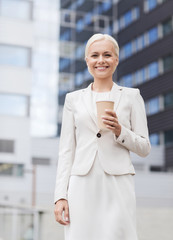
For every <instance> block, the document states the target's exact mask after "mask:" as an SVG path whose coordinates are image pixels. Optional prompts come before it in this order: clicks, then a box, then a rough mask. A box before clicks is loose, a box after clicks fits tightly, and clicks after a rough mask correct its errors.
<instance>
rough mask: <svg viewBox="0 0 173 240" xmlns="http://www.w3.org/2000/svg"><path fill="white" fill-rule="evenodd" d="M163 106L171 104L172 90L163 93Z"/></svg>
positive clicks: (172, 98) (172, 101) (172, 103)
mask: <svg viewBox="0 0 173 240" xmlns="http://www.w3.org/2000/svg"><path fill="white" fill-rule="evenodd" d="M164 106H165V108H168V107H172V106H173V92H170V93H167V94H165V95H164Z"/></svg>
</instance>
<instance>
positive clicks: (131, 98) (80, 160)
mask: <svg viewBox="0 0 173 240" xmlns="http://www.w3.org/2000/svg"><path fill="white" fill-rule="evenodd" d="M110 97H111V99H113V100H114V102H115V104H114V110H115V112H116V114H117V117H118V121H119V123H120V125H121V134H120V136H119V137H118V138H116V136H115V135H114V134H113V132H112V131H110V130H106V131H104V130H99V129H98V127H97V117H96V114H95V113H94V109H93V100H92V90H91V84H90V85H89V86H88V87H87V88H85V89H81V90H77V91H74V92H71V93H68V94H67V95H66V99H65V104H64V110H63V118H62V129H61V136H60V144H59V159H58V168H57V177H56V186H55V196H54V200H55V202H56V201H58V200H59V199H61V198H64V199H67V190H68V182H69V178H70V175H86V174H87V173H88V172H89V170H90V169H91V167H92V164H93V162H94V159H95V155H96V153H97V154H98V158H99V161H100V164H101V166H102V168H103V170H104V171H105V172H106V173H108V174H112V175H123V174H135V170H134V167H133V165H132V162H131V159H130V151H132V152H134V153H136V154H138V155H139V156H141V157H145V156H147V155H148V154H149V152H150V148H151V146H150V142H149V138H148V128H147V119H146V113H145V106H144V101H143V99H142V97H141V95H140V92H139V89H134V88H126V87H120V86H118V85H117V84H115V83H114V84H113V87H112V89H111V92H110ZM98 132H100V134H101V137H99V138H98V137H97V133H98Z"/></svg>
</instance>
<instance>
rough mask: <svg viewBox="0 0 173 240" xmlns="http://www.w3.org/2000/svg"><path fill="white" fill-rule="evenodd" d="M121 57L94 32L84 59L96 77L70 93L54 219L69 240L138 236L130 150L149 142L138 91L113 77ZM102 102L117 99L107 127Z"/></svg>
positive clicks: (146, 148)
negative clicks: (98, 104) (100, 110)
mask: <svg viewBox="0 0 173 240" xmlns="http://www.w3.org/2000/svg"><path fill="white" fill-rule="evenodd" d="M118 56H119V47H118V44H117V42H116V40H115V39H114V38H112V37H111V36H109V35H107V34H95V35H93V36H92V37H91V38H90V39H89V40H88V43H87V45H86V51H85V59H86V63H87V66H88V70H89V72H90V73H91V74H92V76H93V78H94V81H93V83H92V84H90V85H89V86H88V87H87V88H86V89H81V90H78V91H74V92H72V93H68V94H67V95H66V100H65V104H64V112H63V120H62V130H61V137H60V147H59V163H58V171H57V179H56V187H55V218H56V221H58V222H59V223H60V224H63V225H65V239H66V240H98V239H99V240H137V233H136V223H135V215H136V214H135V209H136V206H135V192H134V182H133V181H134V180H133V175H134V174H135V171H134V167H133V165H132V163H131V160H130V151H132V152H135V153H136V154H138V155H139V156H142V157H145V156H147V155H148V154H149V152H150V142H149V139H148V129H147V121H146V114H145V107H144V102H143V99H142V97H141V95H140V93H139V90H138V89H132V88H126V87H120V86H118V85H117V84H115V83H114V82H113V80H112V75H113V73H114V71H115V69H116V67H117V65H118ZM98 100H113V101H114V110H110V109H107V110H105V112H106V113H108V116H102V120H103V123H105V125H106V128H107V130H100V129H99V128H98V126H97V113H96V101H98Z"/></svg>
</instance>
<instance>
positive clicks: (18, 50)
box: [0, 45, 30, 67]
mask: <svg viewBox="0 0 173 240" xmlns="http://www.w3.org/2000/svg"><path fill="white" fill-rule="evenodd" d="M0 65H14V66H19V67H30V49H29V48H24V47H17V46H9V45H0Z"/></svg>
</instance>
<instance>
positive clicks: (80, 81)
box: [75, 72, 84, 86]
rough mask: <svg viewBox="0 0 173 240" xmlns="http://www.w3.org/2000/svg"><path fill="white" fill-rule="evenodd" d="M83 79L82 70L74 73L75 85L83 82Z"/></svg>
mask: <svg viewBox="0 0 173 240" xmlns="http://www.w3.org/2000/svg"><path fill="white" fill-rule="evenodd" d="M83 81H84V79H83V73H82V72H78V73H77V74H76V79H75V85H76V86H80V85H81V84H82V83H83Z"/></svg>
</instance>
